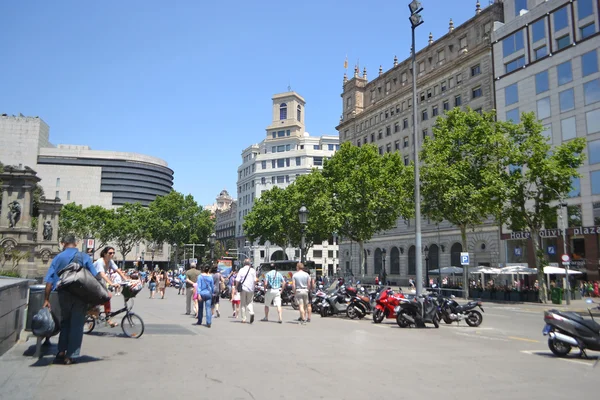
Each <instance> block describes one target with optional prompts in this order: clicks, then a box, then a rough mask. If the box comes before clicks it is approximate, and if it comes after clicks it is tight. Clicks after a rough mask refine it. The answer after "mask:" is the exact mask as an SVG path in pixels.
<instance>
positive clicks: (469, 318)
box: [438, 296, 485, 327]
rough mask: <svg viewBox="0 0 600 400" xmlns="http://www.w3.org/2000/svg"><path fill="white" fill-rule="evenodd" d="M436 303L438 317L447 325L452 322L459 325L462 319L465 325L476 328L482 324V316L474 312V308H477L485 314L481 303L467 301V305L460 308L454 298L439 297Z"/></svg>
mask: <svg viewBox="0 0 600 400" xmlns="http://www.w3.org/2000/svg"><path fill="white" fill-rule="evenodd" d="M438 303H439V308H438V312H439V315H438V317H439V318H440V319H442V320H444V322H445V323H447V324H451V323H453V322H458V323H460V321H462V320H463V319H464V320H465V322H466V323H467V325H469V326H473V327H476V326H479V325H481V322H483V315H481V313H480V312H479V311H477V310H475V308H477V307H479V309H480V310H481V312H485V311H483V307H482V304H481V301H475V300H474V301H469V302H468V303H467V304H464V305H462V306H461V305H460V304H458V303H457V302H456V300H454V296H450V298H448V297H443V296H440V297H438Z"/></svg>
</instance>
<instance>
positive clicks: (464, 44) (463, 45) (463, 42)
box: [459, 36, 467, 50]
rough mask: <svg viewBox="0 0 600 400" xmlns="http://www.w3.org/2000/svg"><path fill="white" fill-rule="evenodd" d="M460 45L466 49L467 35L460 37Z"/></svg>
mask: <svg viewBox="0 0 600 400" xmlns="http://www.w3.org/2000/svg"><path fill="white" fill-rule="evenodd" d="M459 45H460V48H461V50H462V49H464V48H465V47H467V37H466V36H463V37H461V38H460V40H459Z"/></svg>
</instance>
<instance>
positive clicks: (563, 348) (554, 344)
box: [548, 338, 571, 357]
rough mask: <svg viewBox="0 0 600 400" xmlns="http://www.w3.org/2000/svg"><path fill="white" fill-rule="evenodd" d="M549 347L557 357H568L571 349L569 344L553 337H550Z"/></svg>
mask: <svg viewBox="0 0 600 400" xmlns="http://www.w3.org/2000/svg"><path fill="white" fill-rule="evenodd" d="M548 348H549V349H550V351H551V352H552V353H554V355H555V356H557V357H566V356H567V354H569V352H570V351H571V346H570V345H569V344H567V343H564V342H561V341H558V340H556V339H552V338H548Z"/></svg>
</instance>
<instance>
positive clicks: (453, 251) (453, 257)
mask: <svg viewBox="0 0 600 400" xmlns="http://www.w3.org/2000/svg"><path fill="white" fill-rule="evenodd" d="M461 251H462V244H460V243H454V244H453V245H452V247H451V248H450V266H452V267H460V252H461Z"/></svg>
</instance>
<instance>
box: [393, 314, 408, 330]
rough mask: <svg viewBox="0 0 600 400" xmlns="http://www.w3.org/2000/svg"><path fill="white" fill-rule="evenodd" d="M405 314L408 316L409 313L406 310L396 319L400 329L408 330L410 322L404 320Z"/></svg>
mask: <svg viewBox="0 0 600 400" xmlns="http://www.w3.org/2000/svg"><path fill="white" fill-rule="evenodd" d="M404 314H408V312H407V311H406V310H400V312H399V313H398V316H397V317H396V323H397V324H398V326H399V327H400V328H408V327H409V326H410V322H409V321H408V320H407V319H406V318H404Z"/></svg>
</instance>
